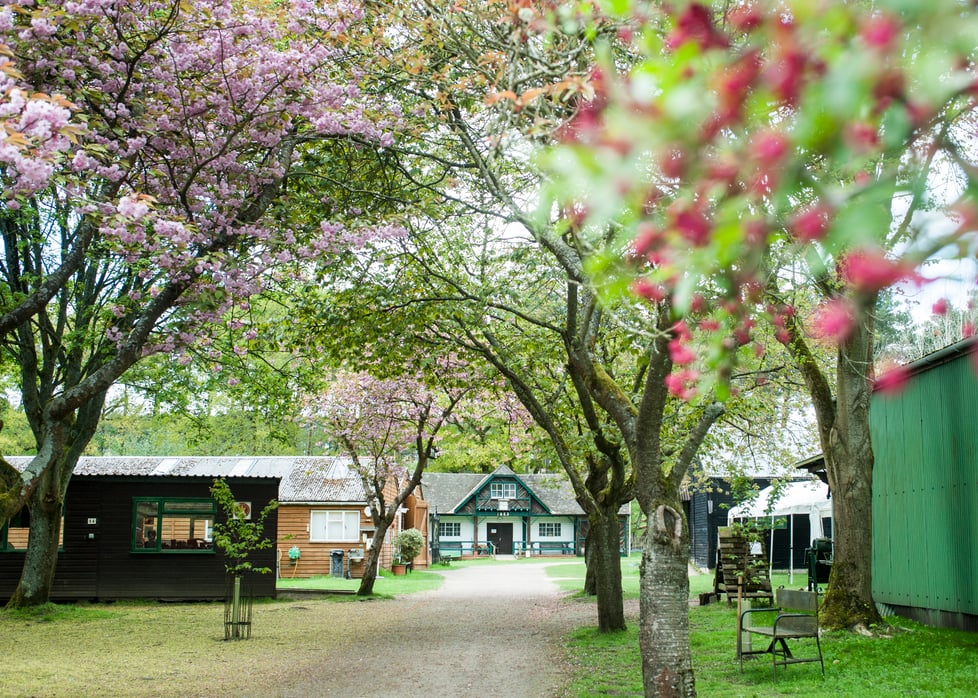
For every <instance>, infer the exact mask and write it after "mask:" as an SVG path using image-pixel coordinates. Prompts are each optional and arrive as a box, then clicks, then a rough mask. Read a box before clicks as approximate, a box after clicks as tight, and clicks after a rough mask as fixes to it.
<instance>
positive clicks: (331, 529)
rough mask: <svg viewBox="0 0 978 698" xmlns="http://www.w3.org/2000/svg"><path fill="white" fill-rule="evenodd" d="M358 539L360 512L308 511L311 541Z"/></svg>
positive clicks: (350, 541) (352, 541)
mask: <svg viewBox="0 0 978 698" xmlns="http://www.w3.org/2000/svg"><path fill="white" fill-rule="evenodd" d="M359 540H360V512H359V511H341V510H323V511H312V512H309V541H310V542H311V543H325V542H335V543H355V542H358V541H359Z"/></svg>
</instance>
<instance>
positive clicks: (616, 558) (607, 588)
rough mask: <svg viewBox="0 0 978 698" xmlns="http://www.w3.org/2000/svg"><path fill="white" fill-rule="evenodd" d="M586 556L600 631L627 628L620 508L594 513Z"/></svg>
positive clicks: (602, 509)
mask: <svg viewBox="0 0 978 698" xmlns="http://www.w3.org/2000/svg"><path fill="white" fill-rule="evenodd" d="M590 519H591V525H590V527H589V530H588V543H587V548H586V549H585V553H586V554H588V555H590V556H591V563H592V564H590V565H588V569H589V571H590V570H591V569H592V568H593V571H594V582H595V593H596V594H597V596H598V630H599V631H600V632H603V633H604V632H611V631H614V630H624V629H625V604H624V601H623V600H622V593H621V553H620V538H619V536H620V531H621V525H620V524H619V523H618V507H614V508H611V507H602V508H601V509H600V510H599V511H598V512H597V513H595V514H592V515H591V517H590Z"/></svg>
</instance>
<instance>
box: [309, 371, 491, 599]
mask: <svg viewBox="0 0 978 698" xmlns="http://www.w3.org/2000/svg"><path fill="white" fill-rule="evenodd" d="M474 388H475V386H474V385H462V386H461V387H456V386H455V385H454V381H453V380H447V381H440V382H439V383H438V386H437V387H434V388H431V387H428V386H427V385H425V384H424V383H423V382H421V381H419V380H416V379H412V378H376V377H374V376H371V375H370V374H367V373H352V374H343V375H340V376H338V377H337V378H336V379H335V380H334V381H332V383H331V384H330V385H329V387H328V388H327V389H326V390H325V391H324V392H323V393H321V394H319V395H316V396H312V397H311V398H310V399H309V400H308V404H307V412H308V419H309V420H310V421H311V422H313V423H315V424H317V426H320V427H321V428H323V429H324V430H325V431H326V433H327V434H329V435H330V437H331V438H332V439H334V440H335V441H336V442H337V443H338V444H339V446H340V447H341V449H342V450H343V451H344V452H345V453H346V454H347V455H348V456H349V457H350V458H351V459H352V461H353V468H354V469H355V470H356V472H357V474H358V475H359V476H360V479H361V481H362V483H363V488H364V491H365V492H366V494H367V496H368V497H369V498H370V516H371V519H372V520H373V524H374V535H373V545H372V546H371V548H370V550H369V552H368V553H367V560H366V564H365V568H364V574H363V578H362V579H361V581H360V587H359V589H358V590H357V594H359V595H360V596H369V595H370V594H372V593H373V588H374V582H375V581H376V579H377V573H378V569H379V565H380V554H381V549H382V547H383V544H384V539H385V537H386V536H387V531H388V530H389V529H390V527H391V525H392V524H393V523H394V520H395V518H396V517H397V516H398V512H399V510H400V508H401V506H402V505H403V504H404V502H405V501H407V498H408V497H410V496H411V494H412V493H413V492H414V490H415V488H417V486H418V484H419V483H420V482H421V476H422V475H423V474H424V471H425V468H426V467H427V466H428V463H429V461H430V460H431V458H432V456H433V454H434V453H435V448H436V446H437V443H438V439H439V437H440V433H441V432H442V429H443V428H444V427H445V425H446V424H447V423H448V420H449V419H450V417H451V415H452V413H453V412H454V411H455V409H456V408H457V407H458V405H459V403H460V401H461V400H462V399H463V398H464V397H465V396H466V395H467V394H468V393H470V392H471V391H472V390H474Z"/></svg>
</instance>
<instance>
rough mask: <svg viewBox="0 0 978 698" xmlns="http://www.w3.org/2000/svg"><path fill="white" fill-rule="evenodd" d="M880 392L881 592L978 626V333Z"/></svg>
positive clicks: (876, 482)
mask: <svg viewBox="0 0 978 698" xmlns="http://www.w3.org/2000/svg"><path fill="white" fill-rule="evenodd" d="M907 368H908V369H909V370H910V378H909V380H908V382H907V385H906V387H905V388H904V389H903V390H901V391H900V392H899V393H898V394H895V395H886V394H882V393H879V392H877V393H876V394H874V396H873V401H872V406H871V410H870V422H871V430H872V439H873V450H874V453H875V467H874V470H873V596H874V598H875V600H876V601H877V603H881V604H885V605H886V606H888V607H889V608H890V609H892V610H893V611H894V612H895V613H897V614H898V615H902V616H906V617H909V618H913V619H915V620H918V621H920V622H923V623H926V624H928V625H936V626H945V627H958V628H964V629H968V630H978V338H972V339H969V340H965V341H963V342H959V343H957V344H954V345H952V346H950V347H947V348H945V349H942V350H941V351H938V352H935V353H933V354H929V355H928V356H925V357H924V358H922V359H920V360H918V361H915V362H913V363H911V364H909V365H908V366H907Z"/></svg>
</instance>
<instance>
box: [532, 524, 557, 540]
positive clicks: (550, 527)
mask: <svg viewBox="0 0 978 698" xmlns="http://www.w3.org/2000/svg"><path fill="white" fill-rule="evenodd" d="M544 531H549V533H544ZM560 536H561V532H560V521H541V522H540V523H538V524H537V537H539V538H560Z"/></svg>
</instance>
